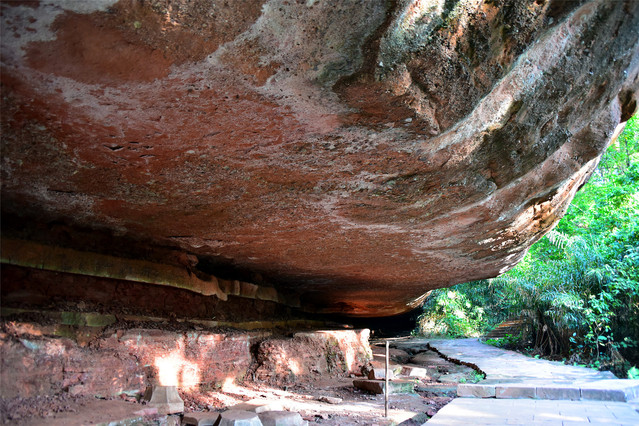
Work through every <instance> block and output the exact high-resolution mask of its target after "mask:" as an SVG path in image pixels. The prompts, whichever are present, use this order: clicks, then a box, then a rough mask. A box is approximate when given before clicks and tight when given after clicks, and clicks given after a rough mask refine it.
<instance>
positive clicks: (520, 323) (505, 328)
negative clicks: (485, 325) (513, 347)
mask: <svg viewBox="0 0 639 426" xmlns="http://www.w3.org/2000/svg"><path fill="white" fill-rule="evenodd" d="M524 325H525V321H524V319H523V318H513V319H509V320H506V321H504V322H502V323H501V324H499V325H498V326H497V327H495V328H494V329H493V330H491V331H489V332H488V333H486V334H485V335H484V338H485V339H502V338H504V337H506V336H508V335H510V336H518V335H519V334H520V333H521V330H522V328H523V327H524Z"/></svg>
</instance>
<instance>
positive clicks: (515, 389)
mask: <svg viewBox="0 0 639 426" xmlns="http://www.w3.org/2000/svg"><path fill="white" fill-rule="evenodd" d="M536 396H537V388H536V387H535V386H526V385H507V384H504V385H498V386H496V387H495V398H500V399H521V398H535V397H536Z"/></svg>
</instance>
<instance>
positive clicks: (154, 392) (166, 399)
mask: <svg viewBox="0 0 639 426" xmlns="http://www.w3.org/2000/svg"><path fill="white" fill-rule="evenodd" d="M143 400H144V401H147V405H148V406H149V407H152V408H157V410H158V413H159V414H162V415H164V414H174V413H181V412H183V411H184V401H182V398H180V395H179V394H178V391H177V387H176V386H149V387H147V388H146V392H144V397H143Z"/></svg>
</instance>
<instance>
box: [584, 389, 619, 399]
mask: <svg viewBox="0 0 639 426" xmlns="http://www.w3.org/2000/svg"><path fill="white" fill-rule="evenodd" d="M581 399H583V400H585V401H619V402H625V401H626V393H625V392H624V391H623V390H621V389H592V388H581Z"/></svg>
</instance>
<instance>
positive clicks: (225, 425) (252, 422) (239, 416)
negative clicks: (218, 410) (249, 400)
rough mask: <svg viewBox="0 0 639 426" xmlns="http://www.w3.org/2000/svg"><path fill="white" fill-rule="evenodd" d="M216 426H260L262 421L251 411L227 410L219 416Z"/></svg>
mask: <svg viewBox="0 0 639 426" xmlns="http://www.w3.org/2000/svg"><path fill="white" fill-rule="evenodd" d="M218 426H262V421H261V420H260V418H259V417H258V415H257V414H256V413H253V412H251V411H243V410H228V411H225V412H223V413H222V414H220V422H219V423H218Z"/></svg>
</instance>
